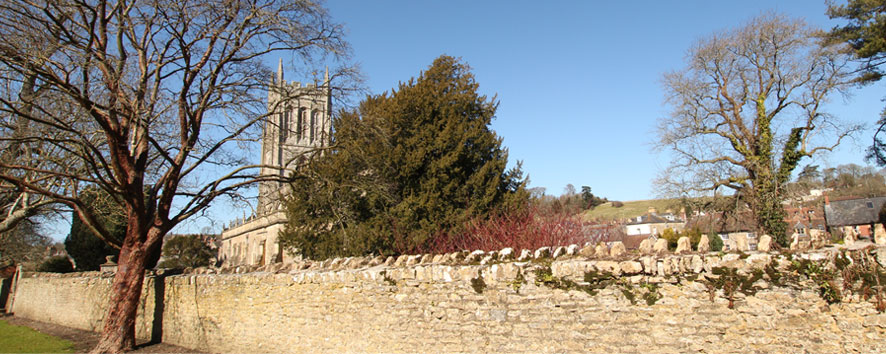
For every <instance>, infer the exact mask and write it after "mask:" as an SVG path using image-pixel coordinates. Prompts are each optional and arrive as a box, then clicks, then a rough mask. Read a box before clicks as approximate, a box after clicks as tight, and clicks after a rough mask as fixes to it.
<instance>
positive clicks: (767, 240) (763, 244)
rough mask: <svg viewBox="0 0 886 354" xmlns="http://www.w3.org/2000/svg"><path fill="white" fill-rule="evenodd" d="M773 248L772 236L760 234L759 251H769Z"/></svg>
mask: <svg viewBox="0 0 886 354" xmlns="http://www.w3.org/2000/svg"><path fill="white" fill-rule="evenodd" d="M771 250H772V236H769V235H763V236H760V241H758V242H757V251H760V252H769V251H771Z"/></svg>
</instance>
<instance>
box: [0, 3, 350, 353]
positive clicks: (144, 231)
mask: <svg viewBox="0 0 886 354" xmlns="http://www.w3.org/2000/svg"><path fill="white" fill-rule="evenodd" d="M348 53H349V48H348V46H347V43H345V42H344V40H343V31H342V27H341V26H340V25H338V24H336V23H334V22H332V21H331V19H330V18H329V15H328V13H327V11H326V9H324V8H323V7H322V6H321V5H320V4H318V3H317V2H315V1H310V0H288V1H275V0H175V1H168V0H89V1H69V0H22V1H2V2H0V90H7V92H2V93H0V112H3V113H4V114H5V115H6V116H9V117H12V118H14V119H8V120H3V121H2V123H4V124H24V125H25V126H27V127H30V128H31V129H28V130H27V131H24V130H17V129H15V128H14V127H10V128H6V127H4V129H0V150H7V149H12V148H14V147H16V146H22V145H27V146H34V148H33V149H31V151H32V153H33V154H34V155H33V156H40V154H39V152H40V151H43V152H46V151H59V152H62V153H64V155H62V156H64V158H55V159H49V158H46V159H45V160H43V161H46V162H48V164H44V165H33V164H28V163H24V162H21V161H22V160H20V159H0V181H3V183H4V184H8V185H11V186H13V187H14V188H17V189H18V190H21V191H24V192H27V193H31V194H39V195H43V196H49V197H50V198H51V200H52V201H53V202H56V203H61V204H64V205H66V206H67V207H68V208H70V209H72V210H73V211H74V213H75V214H76V215H77V216H79V218H80V220H81V221H83V225H85V226H87V227H88V228H89V229H90V230H92V231H93V232H94V233H95V234H96V235H98V236H99V237H100V238H102V239H103V240H104V241H106V242H108V243H116V246H117V247H120V254H119V260H118V264H119V268H118V271H117V273H116V274H115V276H114V280H113V284H112V288H111V295H110V302H111V304H110V306H108V313H107V315H106V316H105V317H104V318H105V320H104V324H103V330H102V335H101V339H100V340H99V343H98V344H97V346H96V348H94V351H95V352H120V351H124V350H129V349H131V348H132V347H133V346H134V344H135V317H136V311H137V308H138V302H139V297H140V295H141V290H142V284H143V276H144V272H145V267H146V265H147V264H148V262H149V260H150V258H151V256H152V255H155V254H157V253H158V252H159V250H160V249H161V246H162V243H163V236H164V235H165V234H166V233H168V232H169V230H171V229H172V228H173V227H174V226H176V225H177V224H179V223H181V222H182V221H184V220H186V219H188V218H190V217H192V216H194V215H198V214H199V213H201V212H203V211H204V210H205V209H206V207H207V206H208V205H209V204H210V203H211V202H212V201H213V200H214V199H216V198H218V197H220V196H235V195H236V193H237V191H238V190H239V188H240V187H243V186H248V185H251V184H253V183H255V182H258V181H262V180H268V179H279V177H273V176H271V175H261V174H260V169H259V167H260V166H250V165H248V164H247V163H246V160H247V158H248V157H249V156H247V155H245V154H244V153H243V143H245V142H248V141H249V140H251V139H254V138H257V137H258V131H259V129H258V127H259V124H258V123H259V122H261V121H263V120H264V119H265V117H266V112H268V111H269V110H268V108H270V111H273V108H274V107H267V106H266V103H265V102H266V101H265V99H266V97H267V84H268V83H269V82H270V79H271V77H272V75H271V72H272V70H271V68H269V67H268V66H267V65H266V63H267V62H271V61H275V60H274V59H277V58H278V57H283V58H284V60H286V61H287V62H290V59H292V61H291V62H292V64H294V65H291V67H292V68H293V71H294V70H298V69H302V70H304V69H307V70H306V71H307V72H311V71H315V70H317V67H315V66H314V64H319V63H320V62H330V63H333V64H334V65H338V64H344V65H347V60H340V59H347V58H346V56H347V55H348ZM271 55H272V56H273V57H272V58H271V57H269V56H271ZM336 72H342V71H338V70H336V68H333V77H334V76H336V75H335V73H336ZM343 72H350V71H347V70H345V71H343ZM305 76H306V75H305ZM280 94H281V95H286V94H288V92H280ZM281 102H285V100H282V101H281ZM4 118H5V116H4ZM7 127H9V126H7ZM13 132H16V133H19V132H20V133H22V134H13ZM255 140H257V139H255ZM35 142H39V143H40V144H35ZM72 166H73V167H74V168H71V167H72ZM276 175H277V176H279V175H280V174H276ZM57 180H60V181H61V182H62V183H55V182H54V181H57ZM47 182H49V183H47ZM4 184H0V187H4V186H5V185H4ZM58 186H63V188H58ZM90 188H98V189H101V190H102V191H104V192H105V193H107V194H108V195H109V196H110V199H111V200H112V201H113V203H114V204H116V206H117V208H119V209H120V210H122V211H123V213H124V214H125V216H126V219H125V222H126V228H125V229H126V233H125V236H124V237H123V239H121V240H115V239H114V238H113V237H112V236H111V232H110V231H109V230H107V229H106V228H105V227H104V225H103V224H102V223H101V222H99V220H98V219H99V218H98V216H97V215H96V214H95V213H94V212H93V210H92V209H91V208H89V207H88V206H87V205H85V203H86V202H85V201H84V199H83V198H82V195H81V192H82V191H85V190H88V189H90ZM35 202H36V201H35Z"/></svg>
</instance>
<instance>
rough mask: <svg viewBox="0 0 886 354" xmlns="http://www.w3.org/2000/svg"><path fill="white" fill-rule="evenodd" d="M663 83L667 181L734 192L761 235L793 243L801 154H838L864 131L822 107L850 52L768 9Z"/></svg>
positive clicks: (707, 43) (697, 48)
mask: <svg viewBox="0 0 886 354" xmlns="http://www.w3.org/2000/svg"><path fill="white" fill-rule="evenodd" d="M687 60H688V65H687V67H686V68H684V69H682V70H679V71H674V72H671V73H668V74H666V75H665V76H664V79H663V84H664V88H665V91H666V95H667V101H666V102H667V103H668V104H669V105H670V107H671V108H672V111H671V113H670V115H668V116H667V117H665V118H664V119H662V120H661V121H660V125H659V141H658V147H659V148H661V149H667V150H670V151H671V152H672V154H671V156H672V157H673V161H672V163H671V165H670V166H669V167H668V169H667V170H666V171H665V172H664V173H663V177H662V179H661V181H660V182H661V183H662V186H663V187H664V188H668V189H669V190H671V191H676V192H682V193H692V192H700V191H711V190H717V189H719V188H721V187H724V188H727V189H731V190H732V191H733V192H734V193H735V195H736V196H738V197H740V198H741V200H742V201H744V202H745V203H747V205H749V206H750V208H751V210H752V211H753V212H754V215H755V219H756V222H757V227H758V231H762V232H766V233H768V234H770V235H773V236H774V237H775V238H776V239H777V240H778V242H779V243H780V244H782V245H786V244H787V238H786V235H785V232H786V225H785V223H784V221H783V219H784V211H783V209H782V206H781V201H782V199H783V197H782V192H783V191H782V187H783V186H784V184H785V183H787V182H788V181H789V180H790V177H791V172H792V171H793V170H794V169H795V168H796V167H797V165H798V163H799V162H800V160H801V159H802V158H804V157H809V156H813V155H815V154H817V153H820V152H823V151H829V150H832V149H833V148H834V147H836V146H837V144H839V143H840V141H842V140H843V139H844V138H846V137H847V136H849V135H851V134H853V133H854V132H856V131H857V130H858V129H859V128H858V127H857V126H852V125H843V124H841V123H839V121H838V120H837V119H836V118H835V117H833V116H831V115H829V114H828V113H827V112H825V111H824V110H823V108H824V105H825V104H826V102H827V100H828V98H829V97H830V96H831V95H833V94H834V93H836V92H838V91H840V90H841V89H843V88H845V87H846V85H847V84H848V82H847V71H846V65H847V64H846V63H847V61H846V58H845V57H844V56H843V55H841V54H840V53H838V52H836V51H835V50H832V49H831V48H822V47H820V46H819V45H818V44H817V43H816V42H815V41H814V37H813V31H812V30H811V29H810V28H808V27H807V26H806V25H805V24H804V23H803V22H802V21H800V20H794V19H789V18H785V17H783V16H780V15H774V14H769V15H763V16H761V17H758V18H755V19H753V20H751V21H750V22H748V23H747V24H746V25H744V26H742V27H740V28H737V29H734V30H730V31H726V32H722V33H718V34H715V35H713V36H710V37H708V38H705V39H703V40H701V41H699V42H698V43H697V44H695V45H694V46H693V47H692V48H691V49H690V50H689V52H688V54H687Z"/></svg>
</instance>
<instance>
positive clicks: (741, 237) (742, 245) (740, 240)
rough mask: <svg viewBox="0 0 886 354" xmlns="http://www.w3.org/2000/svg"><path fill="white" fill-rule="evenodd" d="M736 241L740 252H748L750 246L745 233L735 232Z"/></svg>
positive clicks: (736, 247) (736, 248)
mask: <svg viewBox="0 0 886 354" xmlns="http://www.w3.org/2000/svg"><path fill="white" fill-rule="evenodd" d="M731 239H732V240H733V241H735V250H736V251H739V252H747V251H748V250H749V249H750V247H748V237H747V235H745V234H743V233H739V234H735V235H734V236H733V237H732V238H731Z"/></svg>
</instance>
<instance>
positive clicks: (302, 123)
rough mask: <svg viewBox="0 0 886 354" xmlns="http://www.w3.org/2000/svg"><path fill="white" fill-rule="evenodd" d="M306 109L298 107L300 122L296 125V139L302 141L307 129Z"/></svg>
mask: <svg viewBox="0 0 886 354" xmlns="http://www.w3.org/2000/svg"><path fill="white" fill-rule="evenodd" d="M304 127H305V109H304V108H299V109H298V124H296V127H295V139H296V140H299V141H301V138H302V136H304V131H305V128H304Z"/></svg>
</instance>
